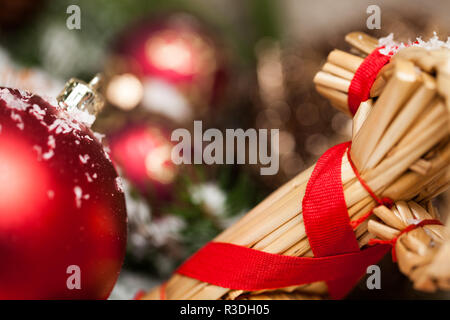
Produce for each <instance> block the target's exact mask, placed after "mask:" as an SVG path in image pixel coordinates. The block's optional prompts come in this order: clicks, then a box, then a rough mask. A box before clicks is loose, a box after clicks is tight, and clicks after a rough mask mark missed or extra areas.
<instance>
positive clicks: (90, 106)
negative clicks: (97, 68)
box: [56, 74, 105, 116]
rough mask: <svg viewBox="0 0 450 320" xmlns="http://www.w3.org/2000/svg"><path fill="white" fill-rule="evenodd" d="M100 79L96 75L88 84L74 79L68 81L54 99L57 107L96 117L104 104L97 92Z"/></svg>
mask: <svg viewBox="0 0 450 320" xmlns="http://www.w3.org/2000/svg"><path fill="white" fill-rule="evenodd" d="M102 78H103V77H102V75H101V74H96V75H95V77H94V78H93V79H92V80H91V81H90V82H89V83H86V82H84V81H82V80H79V79H76V78H72V79H70V80H69V81H68V82H67V83H66V85H65V86H64V89H63V90H62V91H61V93H60V94H59V95H58V97H56V99H57V101H58V105H59V106H60V107H61V108H63V109H66V110H68V111H73V110H77V109H78V110H80V111H86V112H88V113H89V114H91V115H94V116H95V115H97V114H98V113H99V112H100V111H101V109H102V108H103V106H104V104H105V100H104V98H103V96H102V95H101V94H100V93H99V92H98V89H99V88H100V85H101V82H102Z"/></svg>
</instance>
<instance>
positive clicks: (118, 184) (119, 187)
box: [116, 177, 124, 193]
mask: <svg viewBox="0 0 450 320" xmlns="http://www.w3.org/2000/svg"><path fill="white" fill-rule="evenodd" d="M116 188H117V190H119V191H120V192H122V193H123V192H124V190H123V182H122V178H120V177H116Z"/></svg>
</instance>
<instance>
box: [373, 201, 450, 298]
mask: <svg viewBox="0 0 450 320" xmlns="http://www.w3.org/2000/svg"><path fill="white" fill-rule="evenodd" d="M427 207H428V208H427V209H428V211H427V210H426V209H425V208H424V207H422V206H420V205H419V204H417V203H415V202H412V201H409V202H404V201H399V202H397V203H396V205H395V206H394V207H393V208H392V209H391V210H390V209H388V208H386V207H378V208H375V209H374V213H375V215H376V216H377V217H378V218H379V219H380V220H381V221H380V220H375V219H371V220H370V221H369V223H368V230H369V232H370V233H372V234H373V235H375V236H376V237H377V238H379V239H383V240H392V239H394V238H395V237H397V236H398V235H399V234H400V232H401V230H404V229H405V228H406V227H407V226H408V225H411V224H415V223H417V222H419V221H423V220H426V219H435V218H436V213H435V211H434V208H433V207H432V206H431V203H430V202H428V203H427ZM448 231H449V230H448V227H447V228H446V227H445V226H442V225H434V224H433V225H427V226H423V227H419V228H417V229H414V230H411V231H410V232H408V233H404V234H402V235H400V236H399V237H398V239H397V241H396V243H395V255H396V258H397V260H398V266H399V268H400V271H401V272H402V273H403V274H405V275H407V276H408V277H409V278H410V280H411V281H413V282H414V288H415V289H417V290H421V291H427V292H434V291H436V290H437V289H441V290H449V289H450V268H449V265H450V250H449V246H450V233H449V232H448Z"/></svg>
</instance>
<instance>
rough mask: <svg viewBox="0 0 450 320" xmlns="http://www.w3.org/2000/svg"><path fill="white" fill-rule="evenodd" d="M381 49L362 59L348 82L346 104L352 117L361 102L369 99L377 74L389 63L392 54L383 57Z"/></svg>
mask: <svg viewBox="0 0 450 320" xmlns="http://www.w3.org/2000/svg"><path fill="white" fill-rule="evenodd" d="M381 49H384V47H379V48H377V49H375V50H374V51H373V52H372V53H371V54H369V55H368V56H367V57H366V58H365V59H364V61H363V62H362V63H361V65H360V66H359V68H358V69H357V70H356V72H355V75H354V76H353V78H352V81H351V82H350V87H349V88H348V101H347V102H348V108H349V110H350V112H351V113H352V115H355V114H356V111H358V108H359V105H360V104H361V102H363V101H366V100H367V99H369V94H370V89H371V88H372V85H373V83H374V82H375V79H376V77H377V75H378V72H380V70H381V68H383V66H384V65H385V64H387V63H388V62H389V60H390V59H391V57H392V55H393V54H394V52H393V51H391V52H389V54H388V55H385V54H383V53H380V50H381Z"/></svg>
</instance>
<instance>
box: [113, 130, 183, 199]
mask: <svg viewBox="0 0 450 320" xmlns="http://www.w3.org/2000/svg"><path fill="white" fill-rule="evenodd" d="M109 141H110V143H109V145H110V148H111V156H112V158H113V161H114V162H116V163H117V164H118V165H119V166H120V168H121V169H122V170H123V173H124V175H125V176H126V177H127V178H128V179H129V180H130V181H131V182H132V183H133V184H134V185H135V186H136V187H137V188H138V189H139V190H140V191H141V192H142V193H143V194H145V195H148V196H149V197H151V198H152V200H153V201H152V203H153V205H154V206H155V207H157V206H158V205H159V204H161V203H162V202H164V201H168V200H170V198H171V195H172V189H173V182H174V180H175V178H176V176H177V174H178V167H177V166H176V165H175V164H174V163H173V162H172V160H171V152H172V148H173V143H172V142H171V141H170V140H169V135H168V132H166V130H164V128H163V127H162V126H160V125H157V124H155V123H133V124H130V125H128V126H126V127H125V128H122V129H121V130H120V131H119V132H116V133H115V134H112V135H111V136H110V137H109Z"/></svg>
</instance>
